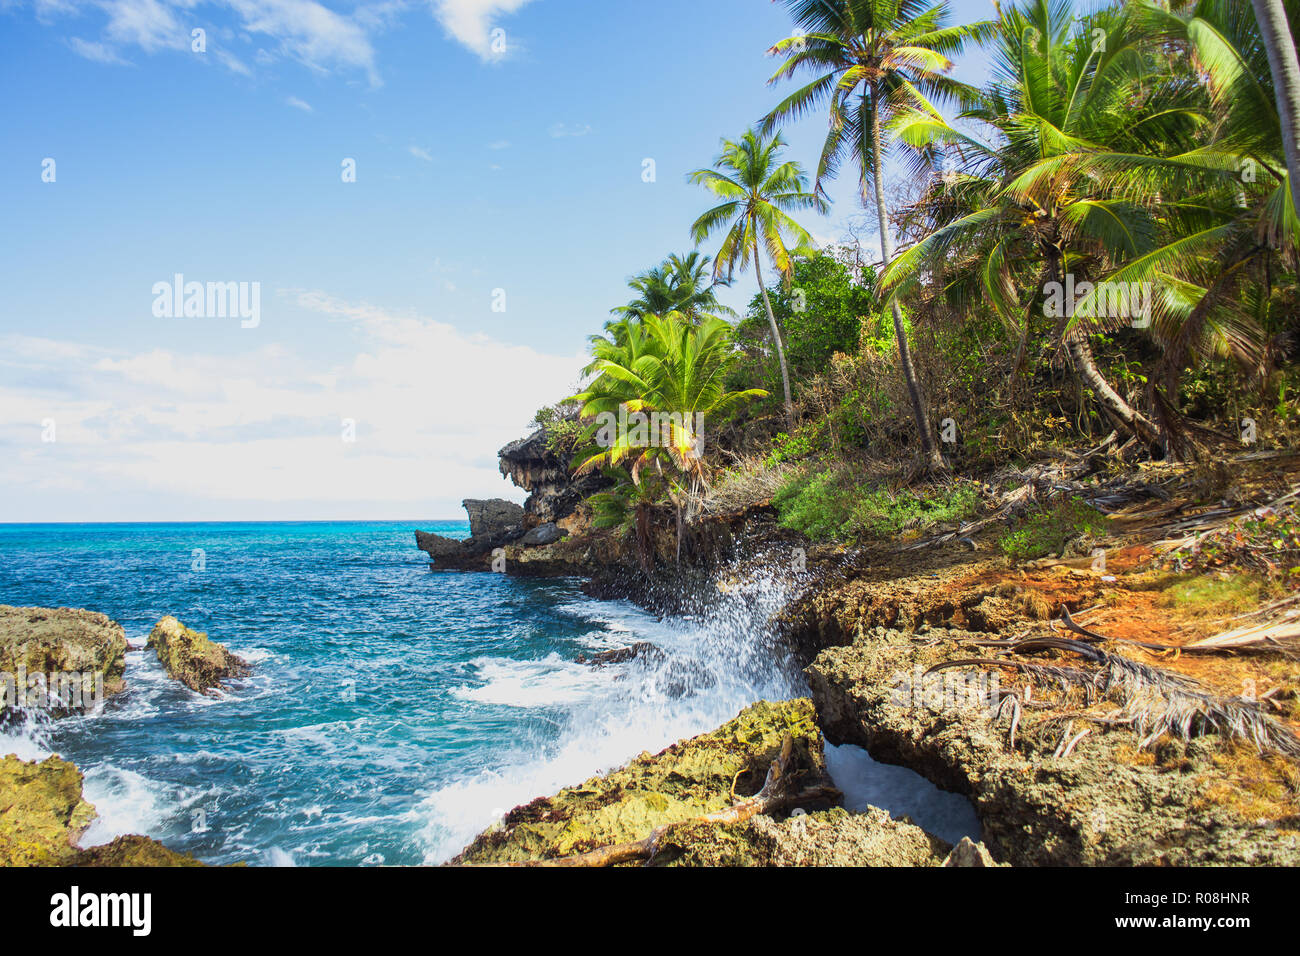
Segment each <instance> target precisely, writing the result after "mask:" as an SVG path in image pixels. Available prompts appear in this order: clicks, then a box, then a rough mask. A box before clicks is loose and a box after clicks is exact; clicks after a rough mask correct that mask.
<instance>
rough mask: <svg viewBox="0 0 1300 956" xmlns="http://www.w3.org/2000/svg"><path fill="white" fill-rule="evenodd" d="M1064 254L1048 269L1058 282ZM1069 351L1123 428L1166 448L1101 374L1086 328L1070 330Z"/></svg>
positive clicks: (1053, 257) (1052, 255) (1053, 255)
mask: <svg viewBox="0 0 1300 956" xmlns="http://www.w3.org/2000/svg"><path fill="white" fill-rule="evenodd" d="M1060 256H1061V252H1060V250H1059V249H1056V250H1054V251H1051V252H1049V253H1048V271H1049V273H1050V275H1051V279H1052V281H1053V282H1058V283H1059V282H1060V281H1061V259H1060ZM1065 351H1066V354H1068V355H1069V356H1070V362H1071V364H1072V365H1073V366H1074V371H1075V373H1076V374H1077V375H1078V376H1079V380H1080V381H1081V382H1082V383H1083V384H1084V385H1086V386H1087V387H1088V388H1090V389H1091V390H1092V394H1093V395H1094V396H1095V397H1096V399H1097V402H1098V403H1099V404H1100V405H1101V406H1102V408H1104V409H1106V411H1107V412H1109V413H1110V414H1111V417H1112V418H1114V419H1115V421H1116V422H1118V423H1119V425H1120V426H1121V427H1122V428H1124V429H1125V430H1126V431H1127V432H1128V433H1129V434H1130V435H1134V436H1136V437H1137V439H1138V440H1139V441H1140V442H1142V443H1143V444H1146V445H1149V446H1151V447H1153V448H1163V447H1164V441H1163V436H1162V435H1161V434H1160V429H1159V428H1158V427H1157V426H1156V424H1155V423H1154V422H1152V421H1151V419H1149V418H1147V417H1146V416H1145V415H1143V414H1142V413H1141V412H1139V411H1138V410H1137V409H1136V408H1134V407H1133V406H1132V405H1130V404H1129V403H1128V402H1126V401H1125V400H1124V398H1123V396H1121V395H1120V394H1119V392H1117V391H1115V389H1113V388H1112V387H1111V385H1110V382H1108V381H1106V379H1105V377H1104V376H1103V375H1102V374H1101V371H1100V370H1099V369H1098V368H1097V362H1096V360H1095V359H1094V358H1093V355H1092V346H1091V345H1089V344H1088V334H1087V332H1085V331H1084V330H1082V329H1075V330H1073V331H1069V332H1066V333H1065Z"/></svg>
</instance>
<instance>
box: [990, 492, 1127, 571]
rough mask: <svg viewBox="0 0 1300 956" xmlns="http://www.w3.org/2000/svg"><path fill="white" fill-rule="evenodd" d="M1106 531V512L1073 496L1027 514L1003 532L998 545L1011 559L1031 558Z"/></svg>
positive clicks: (1065, 550)
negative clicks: (1019, 521) (1019, 523)
mask: <svg viewBox="0 0 1300 956" xmlns="http://www.w3.org/2000/svg"><path fill="white" fill-rule="evenodd" d="M1109 532H1110V522H1109V521H1108V520H1107V518H1106V516H1105V515H1103V514H1102V513H1101V512H1100V511H1098V510H1097V509H1095V508H1092V507H1090V506H1089V505H1087V504H1085V503H1084V502H1082V501H1080V500H1079V499H1077V498H1075V499H1071V500H1069V501H1060V502H1057V503H1056V504H1054V505H1053V506H1052V507H1050V508H1048V509H1047V510H1045V511H1039V512H1036V513H1035V514H1032V515H1030V516H1029V518H1027V519H1026V520H1025V522H1024V524H1022V525H1021V526H1020V527H1019V528H1015V529H1013V530H1011V531H1008V532H1007V533H1006V534H1004V535H1003V536H1002V537H1001V538H1000V539H999V540H998V546H999V547H1001V548H1002V553H1003V554H1005V555H1006V556H1007V557H1008V558H1010V559H1011V560H1012V561H1031V560H1033V559H1035V558H1044V557H1047V556H1048V555H1049V554H1064V553H1066V552H1067V551H1068V550H1069V549H1070V546H1071V545H1072V544H1074V543H1075V542H1076V541H1078V540H1079V539H1080V538H1083V537H1092V538H1101V537H1105V536H1106V535H1107V534H1108V533H1109Z"/></svg>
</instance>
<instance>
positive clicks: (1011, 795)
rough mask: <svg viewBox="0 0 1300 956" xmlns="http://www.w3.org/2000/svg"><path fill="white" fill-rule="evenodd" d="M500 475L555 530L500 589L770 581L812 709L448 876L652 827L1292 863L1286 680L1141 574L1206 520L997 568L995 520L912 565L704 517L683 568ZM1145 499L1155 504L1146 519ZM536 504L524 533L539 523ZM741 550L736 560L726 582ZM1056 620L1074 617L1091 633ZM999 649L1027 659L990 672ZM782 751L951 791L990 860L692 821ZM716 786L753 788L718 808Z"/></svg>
mask: <svg viewBox="0 0 1300 956" xmlns="http://www.w3.org/2000/svg"><path fill="white" fill-rule="evenodd" d="M536 444H537V442H536V441H533V442H532V445H533V446H536ZM511 447H513V446H511ZM1293 464H1294V463H1293ZM502 467H503V471H507V473H512V474H514V475H515V476H516V481H517V482H519V483H520V484H521V485H522V486H523V487H525V488H527V489H529V490H530V491H534V487H533V485H532V484H531V483H532V482H534V481H537V482H539V484H538V485H537V488H536V490H538V491H543V490H544V494H542V495H541V498H543V499H544V500H545V501H546V502H547V506H546V507H547V508H548V510H547V513H546V516H547V517H549V518H551V519H553V520H554V519H556V518H558V519H559V521H560V522H561V523H567V525H568V528H569V530H570V531H571V534H570V535H568V536H567V537H566V538H565V539H563V540H561V541H558V542H555V543H551V544H547V545H534V546H532V547H527V546H524V545H523V544H522V543H518V544H517V543H514V541H508V542H506V543H505V544H504V545H500V547H502V548H503V553H504V556H505V559H506V560H505V562H504V566H500V565H499V566H498V568H497V570H501V571H504V572H505V573H509V574H522V575H528V574H568V575H579V576H582V577H584V578H586V579H587V580H588V582H589V584H588V589H589V591H590V592H591V593H593V594H596V595H598V596H602V597H624V598H631V599H632V600H634V601H637V602H638V603H641V604H642V605H644V606H646V607H649V608H651V609H653V610H656V611H662V612H672V611H674V610H678V609H683V608H686V609H690V610H692V611H696V612H698V611H700V610H701V608H702V607H705V606H707V604H708V602H709V601H710V600H711V598H710V594H714V595H716V593H717V591H718V590H719V589H720V588H721V589H725V587H726V579H727V575H728V574H733V575H744V574H747V573H756V572H757V571H758V570H759V568H760V567H766V568H767V570H768V573H771V571H772V569H773V568H775V569H776V573H778V574H779V573H785V574H787V575H791V576H795V577H797V579H798V580H799V582H800V584H801V591H800V596H799V597H798V598H797V599H796V600H794V601H793V602H792V603H791V604H790V606H788V607H787V608H786V609H785V611H784V612H783V613H782V614H781V616H780V621H779V627H780V632H781V634H782V636H783V639H784V640H785V642H786V643H787V646H788V648H789V650H790V652H791V653H792V655H793V656H794V657H795V659H796V660H798V661H799V663H800V665H801V666H802V667H803V668H804V674H805V677H806V680H807V686H808V690H809V698H808V699H806V700H802V701H793V702H787V703H785V704H776V705H774V704H765V703H758V704H756V705H755V706H754V707H751V708H750V709H749V710H747V711H745V712H743V713H742V714H740V715H739V716H738V717H737V718H736V720H734V721H732V722H731V723H730V724H727V725H725V726H724V727H722V728H719V729H718V730H717V731H715V732H714V733H712V734H706V735H703V736H702V737H698V738H695V739H694V740H690V741H684V742H682V743H680V744H678V745H675V746H674V747H670V748H668V750H666V751H664V752H663V753H661V754H658V755H655V756H650V755H642V756H641V757H639V758H637V759H636V760H634V761H633V762H632V763H630V764H628V765H627V766H626V767H623V768H621V769H619V770H616V771H613V772H611V773H609V774H607V775H605V776H603V777H595V778H592V779H591V780H588V781H586V782H584V783H583V784H581V785H579V786H576V787H572V788H569V789H567V790H564V791H561V792H560V793H559V794H556V795H555V796H553V797H549V798H545V799H542V800H537V801H534V802H533V803H531V804H528V805H527V806H524V807H518V808H516V809H515V810H513V811H511V812H510V813H509V814H508V815H507V816H506V817H505V819H504V821H502V823H501V824H499V825H498V826H496V827H494V828H493V829H491V830H489V831H487V832H486V833H484V834H482V835H480V836H479V837H478V838H477V839H476V840H475V841H474V842H473V843H472V844H471V845H470V846H469V847H467V848H466V850H465V851H464V852H463V853H462V854H461V855H460V856H459V857H457V859H456V860H455V861H454V862H456V863H461V864H483V863H522V862H530V861H531V862H538V861H555V860H557V859H564V858H566V857H569V858H574V859H578V858H582V859H587V858H590V857H591V856H593V851H595V850H598V849H599V848H600V847H601V846H605V847H608V846H610V845H614V844H619V843H624V842H626V841H631V840H638V839H643V838H645V837H646V835H647V834H648V833H650V832H651V831H655V830H657V829H663V831H664V833H663V836H662V838H661V839H660V840H659V844H658V846H659V849H658V851H657V852H656V853H655V854H654V856H653V859H652V861H651V862H653V863H654V864H655V865H691V864H699V865H708V864H765V865H766V864H791V865H799V864H809V863H811V864H819V863H846V864H867V865H885V864H888V863H890V862H894V863H905V864H907V865H920V866H924V865H936V864H937V863H941V862H944V861H945V860H946V861H947V862H948V863H949V864H957V863H964V864H970V865H990V864H993V863H994V862H995V861H996V863H998V864H1011V865H1017V866H1035V865H1085V866H1092V865H1106V866H1135V865H1136V866H1151V865H1164V866H1167V865H1175V866H1186V865H1261V864H1263V865H1296V864H1297V863H1300V769H1298V768H1297V760H1296V757H1295V755H1294V754H1293V755H1288V754H1286V753H1285V752H1279V748H1280V749H1281V750H1282V751H1285V750H1286V749H1287V746H1289V745H1288V744H1287V743H1286V741H1288V740H1300V737H1298V736H1297V732H1298V731H1300V713H1298V712H1297V706H1296V701H1297V691H1298V690H1300V672H1298V671H1297V668H1296V667H1295V666H1294V663H1293V658H1288V657H1287V656H1285V655H1283V656H1282V657H1281V658H1280V659H1279V658H1270V657H1268V656H1267V655H1265V656H1256V655H1250V654H1244V655H1229V656H1226V657H1218V656H1216V657H1212V658H1206V657H1201V656H1198V655H1195V654H1183V653H1181V651H1182V648H1183V647H1184V646H1185V645H1186V644H1188V643H1189V642H1191V641H1192V640H1193V639H1194V638H1195V637H1197V636H1198V635H1201V636H1203V635H1204V633H1205V628H1206V627H1209V626H1210V625H1212V624H1214V623H1215V622H1216V621H1217V620H1218V617H1216V615H1220V614H1221V609H1218V608H1216V607H1215V606H1214V605H1213V603H1212V602H1210V604H1208V605H1206V606H1204V607H1202V606H1200V605H1198V604H1188V603H1186V602H1182V601H1181V595H1182V594H1183V593H1184V591H1185V590H1186V589H1187V588H1188V587H1192V586H1193V585H1192V584H1189V581H1191V579H1193V578H1194V577H1195V576H1194V575H1188V574H1179V573H1177V572H1176V571H1175V572H1172V573H1171V572H1169V571H1167V570H1161V569H1160V568H1158V567H1157V562H1156V561H1155V560H1154V558H1155V552H1154V551H1153V550H1152V547H1151V546H1152V544H1154V543H1155V542H1156V541H1157V540H1159V539H1161V538H1165V537H1168V536H1169V535H1170V534H1171V533H1172V531H1171V529H1172V528H1177V527H1182V526H1183V525H1179V524H1178V523H1177V522H1184V523H1185V522H1186V521H1187V520H1188V518H1187V515H1188V514H1189V513H1190V514H1193V515H1195V514H1197V513H1199V512H1204V511H1208V512H1210V513H1215V512H1214V504H1213V503H1210V504H1209V505H1208V506H1200V507H1192V506H1190V505H1184V506H1180V507H1178V508H1176V509H1173V508H1160V507H1156V506H1155V505H1149V504H1146V503H1141V504H1139V505H1137V506H1135V510H1134V511H1133V516H1132V517H1130V518H1129V519H1128V520H1127V522H1126V524H1125V528H1126V531H1125V533H1124V534H1123V535H1122V536H1121V537H1119V538H1117V539H1115V540H1113V541H1110V542H1108V543H1109V544H1110V545H1112V547H1110V548H1108V549H1107V550H1108V554H1109V555H1110V558H1109V565H1108V566H1107V565H1102V566H1101V567H1100V568H1098V567H1097V566H1096V565H1097V562H1096V561H1095V560H1093V559H1090V558H1083V559H1078V558H1072V557H1071V556H1070V555H1067V554H1064V553H1062V554H1060V555H1058V556H1056V558H1054V559H1046V560H1040V561H1033V562H1023V563H1019V564H1017V563H1015V562H1011V561H1009V560H1008V559H1006V558H1004V557H1002V556H1001V555H996V556H994V552H995V551H996V548H995V547H994V542H995V540H996V538H995V534H996V533H998V530H999V529H998V528H997V527H996V526H995V528H994V529H992V530H991V531H985V532H984V533H983V534H975V535H974V536H973V537H962V538H960V539H958V538H957V537H956V536H954V535H952V534H949V535H946V540H940V541H938V542H937V543H935V544H934V545H933V546H931V547H925V548H916V547H913V548H907V549H904V548H903V547H901V546H900V544H899V542H878V543H875V544H873V545H870V546H867V547H863V548H860V549H858V550H855V551H845V550H844V549H840V548H831V547H817V546H813V545H811V544H808V543H807V542H802V541H800V540H798V539H795V538H792V537H791V536H790V535H788V534H786V533H784V532H782V531H781V530H780V529H779V528H777V527H776V525H775V521H774V515H773V513H772V512H771V510H770V509H769V508H766V507H758V508H751V509H749V510H747V511H745V512H743V513H740V514H734V515H727V516H714V517H712V518H709V519H707V520H705V521H704V522H702V523H701V524H700V525H699V526H698V527H696V528H695V529H693V530H692V532H691V534H692V537H691V541H690V545H689V546H688V548H687V549H686V552H685V559H684V560H683V561H682V562H681V563H680V564H679V563H678V562H677V561H676V560H675V554H674V553H673V552H674V546H675V541H670V540H668V539H667V538H666V537H665V536H661V537H659V538H653V537H652V538H651V540H650V541H649V542H648V543H647V542H641V543H640V546H637V545H636V544H634V543H633V542H631V541H629V540H628V539H627V538H626V537H618V536H615V535H612V534H607V533H604V532H599V531H592V530H591V529H590V528H589V527H587V526H586V525H585V524H584V522H583V520H582V516H581V508H580V506H578V505H576V504H574V505H573V507H574V509H575V510H574V511H572V512H569V513H567V514H566V513H565V508H566V505H565V504H557V503H559V502H569V501H571V500H572V498H571V497H566V496H565V495H564V494H563V492H562V490H561V489H560V485H559V482H558V479H557V478H556V476H555V474H554V470H553V469H541V468H539V467H538V468H534V469H529V468H517V469H516V466H514V465H511V466H510V469H508V468H507V463H506V461H505V460H504V458H503V464H502ZM1288 467H1289V466H1288ZM1272 477H1273V478H1279V477H1281V478H1284V479H1285V480H1287V481H1290V478H1287V477H1286V475H1283V474H1282V473H1281V472H1279V473H1278V475H1274V476H1272ZM1160 494H1161V492H1159V490H1158V489H1157V490H1155V491H1152V492H1151V500H1153V501H1155V502H1156V504H1157V505H1158V504H1159V501H1160ZM529 501H530V504H529V505H526V506H525V509H524V516H523V519H522V520H521V522H520V526H521V527H522V526H523V525H526V524H528V523H529V522H530V521H531V522H535V521H537V520H538V519H540V517H541V515H539V514H536V513H532V512H530V511H529V508H531V507H535V505H533V504H532V502H533V499H532V498H530V499H529ZM796 550H797V552H798V555H799V558H800V560H798V561H790V560H789V558H790V556H791V554H792V553H794V552H795V551H796ZM1083 553H1084V554H1086V553H1087V551H1086V550H1085V551H1084V552H1083ZM431 554H432V552H431ZM501 554H502V552H498V557H500V556H501ZM744 555H751V556H753V557H752V559H751V560H749V561H748V562H745V561H741V562H739V563H736V562H735V559H736V558H737V557H738V556H744ZM440 566H442V567H445V566H446V565H445V564H440V562H439V561H438V560H437V558H436V557H435V561H434V564H433V567H434V569H435V570H437V569H438V568H439V567H440ZM466 566H467V567H470V568H478V567H479V566H480V565H479V563H474V562H471V563H469V564H467V565H466ZM728 567H729V568H730V570H724V569H727V568H728ZM787 567H788V568H791V569H792V570H790V571H786V570H785V569H786V568H787ZM1198 580H1199V579H1198ZM1197 586H1198V587H1199V584H1197ZM1211 589H1212V588H1211ZM1198 593H1199V592H1198ZM1070 615H1076V616H1084V615H1088V627H1087V628H1082V629H1081V628H1080V627H1079V625H1078V624H1077V622H1075V621H1074V619H1073V618H1072V617H1070ZM1066 621H1068V622H1069V624H1068V625H1067V624H1066V623H1065V622H1066ZM1089 628H1091V629H1093V630H1089ZM1098 631H1100V632H1101V633H1100V634H1099V633H1097V632H1098ZM1080 634H1086V635H1091V636H1088V637H1087V638H1085V639H1080ZM1071 639H1074V643H1073V644H1072V643H1071ZM1012 645H1014V646H1015V647H1016V648H1017V649H1021V648H1023V649H1024V653H1025V654H1027V655H1030V656H1028V657H1027V658H1025V659H1023V660H1022V659H1017V660H1015V661H1014V663H1011V664H1004V663H1003V662H1001V661H992V662H990V659H991V658H994V657H996V656H997V655H998V653H999V652H998V650H996V648H1000V647H1009V646H1012ZM1102 647H1104V648H1105V650H1101V648H1102ZM990 648H994V650H990ZM646 653H653V649H652V648H651V649H648V648H635V649H633V648H629V649H628V651H627V653H624V654H620V653H618V652H614V653H612V654H609V655H607V658H608V659H607V660H602V661H599V662H596V661H593V662H592V663H595V664H599V665H602V666H617V665H618V664H619V663H620V662H623V661H626V660H630V659H632V658H634V657H636V656H639V655H643V654H646ZM970 659H976V660H975V662H974V663H967V664H961V663H960V662H961V661H963V660H965V661H969V660H970ZM1289 660H1290V661H1292V662H1291V663H1288V661H1289ZM932 669H934V670H932ZM1243 686H1248V687H1250V688H1256V687H1258V688H1259V692H1260V693H1261V694H1262V696H1264V697H1265V698H1266V701H1267V703H1265V702H1263V701H1259V700H1256V699H1254V697H1252V696H1251V695H1243V694H1242V691H1241V688H1242V687H1243ZM1189 701H1190V703H1189ZM1224 715H1226V716H1224ZM1261 727H1263V728H1265V731H1263V732H1262V733H1263V736H1262V737H1261V731H1259V729H1258V728H1261ZM786 731H789V732H790V733H791V734H792V736H793V739H794V740H796V741H797V742H798V743H797V749H798V752H799V753H800V754H801V757H800V761H799V763H798V766H799V768H800V770H799V772H801V773H804V774H808V775H817V774H820V773H822V772H823V771H824V763H823V762H822V759H821V740H822V739H823V738H824V739H825V740H827V741H829V742H831V743H834V744H837V745H839V744H854V745H857V746H859V747H862V748H863V749H865V750H866V751H868V752H869V753H870V754H871V756H872V757H873V758H875V759H876V760H879V761H883V762H886V763H893V764H899V765H902V766H905V767H908V768H910V769H912V770H914V771H916V772H917V773H919V774H921V775H922V776H923V777H925V778H927V779H928V780H929V781H931V782H932V783H934V784H935V785H937V786H939V787H940V788H942V789H945V790H949V791H953V792H956V793H960V794H964V795H965V796H967V797H968V798H969V799H970V801H971V803H972V805H973V807H974V809H975V811H976V814H977V815H978V817H979V820H980V822H981V825H982V827H983V834H984V844H982V845H979V846H976V845H971V844H969V841H966V845H964V846H962V847H960V848H959V851H958V852H955V853H953V854H951V856H949V850H950V848H948V847H947V845H946V844H943V843H942V841H940V840H938V839H937V838H936V837H934V836H932V835H930V834H926V833H924V832H923V831H921V830H920V829H919V828H917V827H916V826H915V825H914V824H912V823H911V822H910V821H899V820H892V819H890V818H889V816H888V814H886V813H884V811H880V810H877V809H874V808H869V809H868V810H867V812H865V813H860V814H858V813H848V812H846V811H844V810H843V809H840V808H837V807H828V806H810V807H806V808H805V807H798V806H794V807H786V808H784V809H783V810H782V811H781V812H779V813H774V814H771V815H768V814H760V815H756V816H753V817H750V818H748V819H747V820H745V821H744V822H743V823H740V824H735V825H730V826H728V825H718V824H713V823H700V822H698V818H699V817H700V816H701V815H702V814H707V813H708V812H709V811H710V810H711V809H712V810H717V808H718V807H720V806H724V805H726V804H728V803H729V802H730V801H735V800H738V799H743V798H744V796H745V795H746V794H747V793H752V792H753V789H754V788H756V787H757V785H758V781H757V779H756V776H757V775H758V774H759V773H760V771H761V770H762V768H764V767H765V766H767V762H768V761H770V759H771V755H772V752H773V749H774V747H775V746H777V741H778V739H779V737H780V735H781V734H782V733H784V732H786ZM1269 735H1272V737H1270V736H1269ZM1260 740H1273V741H1274V743H1276V741H1278V740H1280V741H1282V743H1281V744H1277V745H1276V746H1274V745H1263V744H1261V743H1260ZM731 774H739V777H738V778H737V779H739V780H741V781H742V782H744V781H747V783H744V784H743V785H741V786H738V787H734V788H733V786H732V781H731V780H730V779H724V778H728V776H729V775H731ZM746 787H748V789H746ZM692 821H695V822H692ZM596 855H598V854H596Z"/></svg>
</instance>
